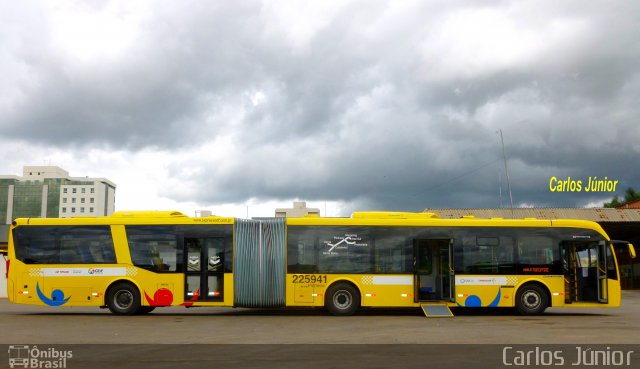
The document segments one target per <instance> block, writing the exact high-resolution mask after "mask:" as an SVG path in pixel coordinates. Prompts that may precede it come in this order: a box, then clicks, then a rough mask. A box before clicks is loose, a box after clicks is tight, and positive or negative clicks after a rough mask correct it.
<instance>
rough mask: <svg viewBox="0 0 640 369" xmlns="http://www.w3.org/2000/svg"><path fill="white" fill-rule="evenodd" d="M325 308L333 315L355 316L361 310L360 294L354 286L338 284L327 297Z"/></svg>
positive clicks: (332, 287)
mask: <svg viewBox="0 0 640 369" xmlns="http://www.w3.org/2000/svg"><path fill="white" fill-rule="evenodd" d="M325 306H326V307H327V309H328V310H329V312H330V313H331V314H333V315H353V314H355V313H356V311H358V309H359V308H360V292H358V289H357V288H355V287H354V286H353V285H352V284H349V283H336V284H334V285H333V286H331V287H329V290H328V291H327V294H326V295H325Z"/></svg>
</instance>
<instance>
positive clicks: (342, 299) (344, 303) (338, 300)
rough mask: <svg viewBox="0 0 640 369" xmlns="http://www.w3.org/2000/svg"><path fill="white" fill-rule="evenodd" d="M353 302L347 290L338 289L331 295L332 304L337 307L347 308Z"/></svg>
mask: <svg viewBox="0 0 640 369" xmlns="http://www.w3.org/2000/svg"><path fill="white" fill-rule="evenodd" d="M352 303H353V296H351V293H349V291H344V290H342V291H338V292H336V293H335V294H334V295H333V305H335V307H337V308H338V309H342V310H344V309H348V308H349V307H350V306H351V304H352Z"/></svg>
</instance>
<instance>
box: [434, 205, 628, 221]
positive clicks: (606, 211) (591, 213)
mask: <svg viewBox="0 0 640 369" xmlns="http://www.w3.org/2000/svg"><path fill="white" fill-rule="evenodd" d="M424 212H426V213H436V214H437V215H438V216H440V218H445V219H457V218H461V217H463V216H465V215H473V216H475V217H477V218H487V219H490V218H504V219H524V218H537V219H583V220H591V221H594V222H598V223H604V222H640V209H614V208H513V209H512V208H426V209H424Z"/></svg>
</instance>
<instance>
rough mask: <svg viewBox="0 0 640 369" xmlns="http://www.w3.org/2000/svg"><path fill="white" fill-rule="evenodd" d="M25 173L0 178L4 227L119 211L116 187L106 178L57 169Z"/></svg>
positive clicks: (26, 170) (36, 168)
mask: <svg viewBox="0 0 640 369" xmlns="http://www.w3.org/2000/svg"><path fill="white" fill-rule="evenodd" d="M22 174H23V175H22V177H18V176H0V215H4V216H2V218H4V219H0V221H1V222H2V223H0V224H10V223H11V221H12V220H13V219H15V218H20V217H38V218H46V217H48V218H58V217H59V218H67V217H72V216H105V215H111V214H112V213H113V212H114V210H115V193H116V185H115V184H114V183H113V182H111V181H109V180H108V179H106V178H89V177H71V176H69V172H67V171H66V170H64V169H62V168H59V167H55V166H25V167H24V168H23V171H22ZM3 210H6V211H3Z"/></svg>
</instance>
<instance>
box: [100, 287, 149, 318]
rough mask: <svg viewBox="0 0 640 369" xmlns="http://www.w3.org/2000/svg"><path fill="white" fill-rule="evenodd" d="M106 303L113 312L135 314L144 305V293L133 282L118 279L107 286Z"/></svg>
mask: <svg viewBox="0 0 640 369" xmlns="http://www.w3.org/2000/svg"><path fill="white" fill-rule="evenodd" d="M105 304H106V305H107V307H108V308H109V310H110V311H111V312H112V313H113V314H116V315H134V314H137V313H138V311H139V310H140V307H141V306H142V295H141V294H140V289H139V288H138V286H136V285H135V284H134V283H133V282H131V281H128V280H118V281H115V282H113V283H112V284H111V285H110V286H109V288H107V291H106V293H105Z"/></svg>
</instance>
